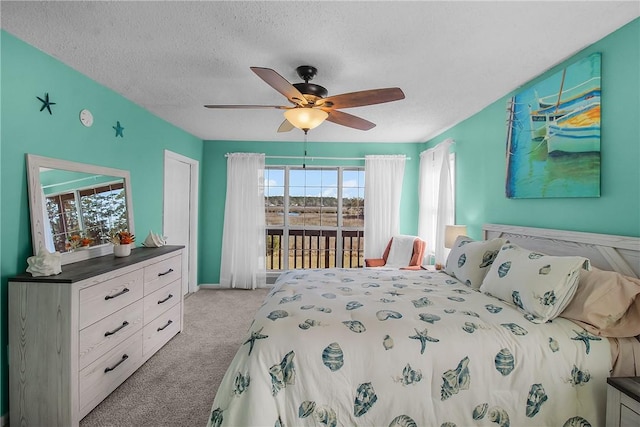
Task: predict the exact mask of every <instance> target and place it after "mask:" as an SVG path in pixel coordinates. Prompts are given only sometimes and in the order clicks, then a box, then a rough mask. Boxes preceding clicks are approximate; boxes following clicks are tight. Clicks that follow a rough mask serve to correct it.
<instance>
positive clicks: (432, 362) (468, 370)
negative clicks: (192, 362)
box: [209, 269, 611, 427]
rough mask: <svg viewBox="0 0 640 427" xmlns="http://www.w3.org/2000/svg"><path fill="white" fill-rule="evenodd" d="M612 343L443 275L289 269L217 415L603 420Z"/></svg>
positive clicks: (556, 422)
mask: <svg viewBox="0 0 640 427" xmlns="http://www.w3.org/2000/svg"><path fill="white" fill-rule="evenodd" d="M610 362H611V361H610V353H609V343H608V341H607V340H606V339H601V338H599V337H596V336H594V335H591V334H589V333H587V332H586V331H585V330H584V329H582V328H580V327H578V326H577V325H576V324H574V323H572V322H571V321H569V320H566V319H561V318H557V319H555V320H553V321H552V322H550V323H546V324H534V323H531V322H529V321H528V320H526V319H525V318H524V316H523V314H522V313H520V312H518V311H517V310H516V309H514V308H513V307H511V306H509V305H507V304H504V303H502V302H501V301H500V300H497V299H495V298H493V297H490V296H487V295H484V294H481V293H479V292H477V291H474V290H472V289H470V288H468V287H467V286H465V285H463V284H461V283H460V282H458V281H457V280H455V279H452V278H451V277H449V276H447V275H446V274H444V273H429V272H426V271H398V270H381V269H357V270H355V269H354V270H350V269H332V270H303V271H289V272H286V273H283V274H282V275H281V276H280V279H279V280H278V282H277V283H276V285H275V287H274V288H273V290H272V292H271V293H270V296H269V297H268V298H267V300H266V301H265V304H264V305H263V306H262V307H261V308H260V310H259V311H258V312H257V314H256V316H255V320H254V322H253V323H252V325H251V327H250V329H249V331H248V332H247V336H246V339H245V341H244V344H243V345H242V346H241V347H240V349H239V350H238V352H237V354H236V356H235V358H234V360H233V362H232V363H231V366H230V367H229V369H228V371H227V373H226V375H225V377H224V379H223V381H222V383H221V385H220V388H219V389H218V392H217V394H216V396H215V400H214V402H213V406H212V412H211V415H210V417H209V425H211V426H269V427H271V426H280V427H281V426H287V427H293V426H330V427H333V426H338V425H349V426H354V425H367V426H372V425H375V426H407V427H410V426H446V427H453V426H458V427H462V426H493V427H495V426H496V425H498V426H504V427H506V426H542V425H553V426H568V427H569V426H582V427H586V426H589V425H592V426H601V425H604V413H605V412H604V410H605V402H606V377H607V376H608V373H609V369H610Z"/></svg>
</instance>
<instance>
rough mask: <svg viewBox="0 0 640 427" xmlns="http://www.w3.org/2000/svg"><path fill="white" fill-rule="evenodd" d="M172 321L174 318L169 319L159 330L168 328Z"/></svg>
mask: <svg viewBox="0 0 640 427" xmlns="http://www.w3.org/2000/svg"><path fill="white" fill-rule="evenodd" d="M172 323H173V320H169V321H168V322H167V324H166V325H164V326H162V327H160V328H158V332H160V331H162V330H163V329H164V328H166V327H167V326H169V325H170V324H172Z"/></svg>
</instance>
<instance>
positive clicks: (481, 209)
mask: <svg viewBox="0 0 640 427" xmlns="http://www.w3.org/2000/svg"><path fill="white" fill-rule="evenodd" d="M594 52H601V53H602V111H601V114H602V117H601V119H602V122H601V129H602V134H601V156H602V160H601V161H602V163H601V197H599V198H558V199H508V198H507V197H506V196H505V174H506V157H505V148H506V135H507V133H506V106H507V100H508V99H509V97H510V96H512V95H513V94H507V95H506V96H504V97H502V98H500V99H499V100H497V101H496V102H494V103H493V104H491V105H489V106H488V107H486V108H485V109H483V110H482V111H480V112H479V113H477V114H475V115H474V116H472V117H470V118H468V119H467V120H465V121H463V122H461V123H459V124H457V125H456V126H454V127H453V128H451V129H449V130H447V131H446V132H444V133H442V134H441V135H439V136H437V137H436V138H433V139H431V140H430V141H428V142H427V144H426V147H431V146H433V145H435V144H437V143H438V142H440V141H443V140H444V139H446V138H453V139H454V140H455V141H456V144H455V147H454V150H455V151H456V162H457V167H456V171H457V173H456V222H457V223H459V224H467V225H468V227H469V230H470V231H469V233H470V234H471V235H472V237H476V238H479V237H481V235H480V234H481V227H482V224H483V223H504V224H512V225H524V226H530V227H543V228H557V229H565V230H575V231H589V232H595V233H606V234H621V235H627V236H640V166H639V165H640V79H639V78H638V76H640V19H636V20H634V21H632V22H631V23H629V24H627V25H625V26H624V27H622V28H621V29H619V30H618V31H616V32H614V33H612V34H610V35H609V36H607V37H605V38H603V39H601V40H600V41H598V42H596V43H594V44H593V45H591V46H589V47H588V48H586V49H584V50H582V51H581V52H579V53H577V54H576V55H574V56H572V57H571V58H568V59H567V60H566V61H564V62H562V63H561V64H558V65H557V66H555V67H553V68H552V69H550V70H549V71H547V72H546V73H544V74H542V75H541V76H539V77H537V78H536V79H534V80H532V81H531V82H528V83H527V84H526V85H523V86H522V87H523V88H526V87H529V86H530V85H533V84H535V83H537V82H539V81H540V80H542V79H544V78H546V77H547V76H549V75H551V74H553V73H555V72H558V70H561V69H562V68H564V67H565V66H567V65H568V64H571V63H574V62H575V61H578V60H580V59H582V58H586V57H587V56H589V55H590V54H592V53H594ZM514 93H515V92H514Z"/></svg>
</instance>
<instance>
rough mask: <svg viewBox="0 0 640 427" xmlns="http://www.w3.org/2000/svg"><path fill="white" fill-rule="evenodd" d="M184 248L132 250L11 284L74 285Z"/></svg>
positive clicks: (19, 277)
mask: <svg viewBox="0 0 640 427" xmlns="http://www.w3.org/2000/svg"><path fill="white" fill-rule="evenodd" d="M182 248H184V246H179V245H169V246H161V247H159V248H145V247H139V248H134V249H132V250H131V255H129V256H126V257H122V258H118V257H116V256H114V255H113V254H109V255H103V256H100V257H96V258H91V259H87V260H83V261H78V262H74V263H71V264H65V265H63V266H62V273H60V274H57V275H55V276H42V277H33V276H32V275H31V273H27V272H24V273H22V274H19V275H17V276H14V277H11V278H9V282H42V283H74V282H79V281H81V280H85V279H88V278H90V277H93V276H97V275H99V274H103V273H108V272H110V271H113V270H116V269H118V268H123V267H127V266H129V265H132V264H137V263H139V262H142V261H146V260H148V259H151V258H155V257H157V256H160V255H164V254H168V253H171V252H175V251H179V250H180V249H182Z"/></svg>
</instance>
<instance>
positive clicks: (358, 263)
mask: <svg viewBox="0 0 640 427" xmlns="http://www.w3.org/2000/svg"><path fill="white" fill-rule="evenodd" d="M340 234H341V236H340V238H341V239H342V241H341V247H342V250H341V254H338V256H340V255H341V256H342V267H345V268H358V267H362V266H363V265H364V255H363V254H364V235H363V232H362V231H354V230H343V231H342V232H341V233H340ZM283 237H284V232H283V230H279V229H267V242H266V243H267V244H266V246H267V270H282V269H283V268H284V256H285V254H284V245H283V243H284V242H283ZM337 243H338V232H337V231H336V230H294V229H290V230H289V249H288V254H286V256H288V258H289V269H297V268H332V267H336V266H337V265H338V263H337V262H336V254H337V253H338V245H337Z"/></svg>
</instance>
